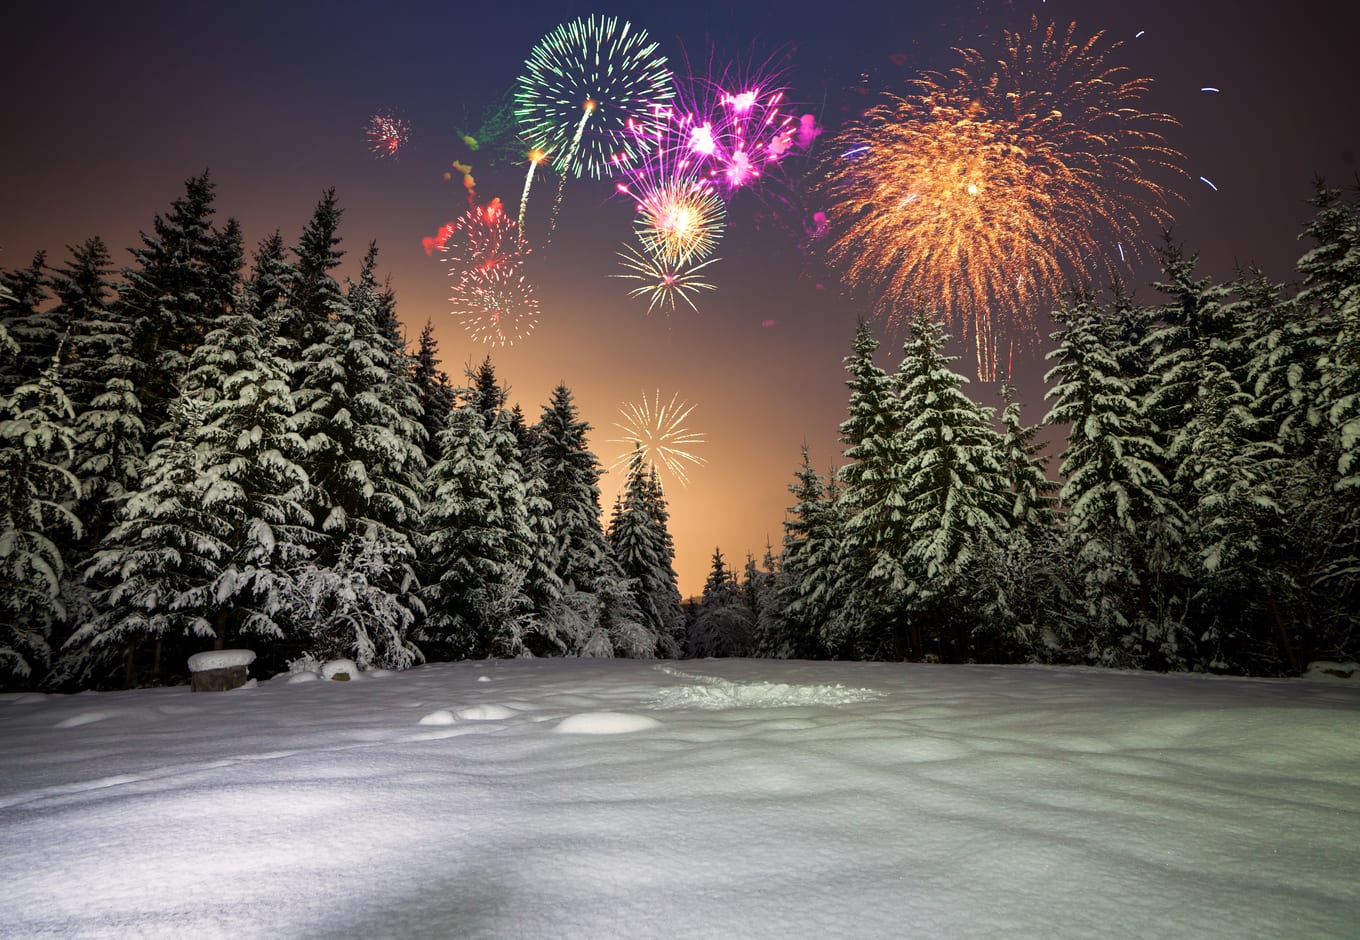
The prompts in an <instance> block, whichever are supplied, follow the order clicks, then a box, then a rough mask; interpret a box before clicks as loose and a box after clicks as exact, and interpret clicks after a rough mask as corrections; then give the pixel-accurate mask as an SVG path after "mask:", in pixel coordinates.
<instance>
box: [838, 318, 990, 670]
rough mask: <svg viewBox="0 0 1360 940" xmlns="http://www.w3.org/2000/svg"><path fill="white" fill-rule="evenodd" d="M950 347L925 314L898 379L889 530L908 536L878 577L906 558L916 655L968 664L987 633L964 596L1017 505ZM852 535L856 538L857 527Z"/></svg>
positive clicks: (983, 415) (986, 413)
mask: <svg viewBox="0 0 1360 940" xmlns="http://www.w3.org/2000/svg"><path fill="white" fill-rule="evenodd" d="M946 339H947V337H946V336H945V333H944V330H943V327H942V326H941V325H940V324H939V323H937V322H936V321H935V320H934V319H933V318H932V317H931V316H930V315H929V314H928V313H927V312H926V311H924V310H922V311H921V312H920V313H919V314H918V315H917V317H916V319H915V321H914V322H913V323H912V327H911V338H910V339H909V340H908V341H907V344H906V349H905V355H904V357H903V359H902V366H901V368H900V369H899V370H898V373H897V386H898V394H899V395H900V403H899V404H898V407H899V409H900V410H901V413H902V415H903V416H904V424H903V426H902V429H901V431H900V432H899V435H900V438H901V442H900V444H899V445H898V448H899V453H900V454H901V456H900V458H899V459H900V461H901V463H900V465H899V467H897V468H896V469H895V471H894V472H895V473H896V474H898V475H899V479H900V482H897V483H896V484H895V485H894V486H893V487H892V488H891V489H890V490H888V495H887V496H886V498H885V499H884V502H885V503H887V504H888V505H889V506H890V507H891V520H892V521H891V523H890V524H891V525H892V526H893V527H894V529H896V528H897V527H904V528H905V530H906V531H905V532H897V531H894V533H893V536H892V539H891V542H890V543H889V544H888V545H885V546H883V547H881V548H880V549H879V552H880V556H881V557H880V558H878V559H876V560H875V564H874V569H873V570H874V571H883V572H888V571H893V570H894V569H900V565H901V560H900V559H898V558H892V557H882V556H886V555H888V554H889V553H891V552H893V551H897V552H901V554H902V555H904V556H905V559H906V560H907V562H908V563H909V564H911V565H912V566H913V568H914V569H915V574H916V583H915V584H914V585H912V587H911V591H910V594H911V609H912V618H911V629H912V634H911V642H912V647H913V649H912V652H913V653H916V654H924V653H925V652H926V651H927V650H926V648H925V647H926V646H928V647H933V648H934V649H935V650H938V653H937V655H940V656H941V657H943V658H948V659H952V660H955V661H961V660H963V659H966V658H969V657H971V656H973V655H974V648H973V647H974V644H973V633H974V631H975V630H976V629H979V628H980V624H978V622H977V621H976V618H975V616H974V615H973V614H972V613H971V611H970V605H966V604H960V603H959V600H960V598H961V597H962V595H963V590H962V589H963V587H964V585H965V583H966V581H967V576H968V574H969V573H970V569H971V568H973V567H974V566H975V564H976V563H977V561H978V558H979V555H980V554H981V553H983V552H985V551H987V550H988V549H989V548H990V547H991V546H992V545H995V544H996V543H997V542H999V541H1001V540H1002V539H1003V538H1004V536H1005V533H1006V532H1007V530H1008V529H1009V528H1010V520H1011V509H1012V499H1011V497H1010V496H1009V495H1008V493H1007V489H1008V487H1009V485H1010V482H1011V481H1010V479H1009V478H1008V476H1007V474H1006V472H1005V470H1004V469H1003V467H1002V465H1001V461H1000V459H999V455H1000V449H1001V440H1000V438H999V436H998V435H997V433H996V432H995V431H994V430H992V428H991V425H990V419H991V414H992V413H991V409H984V408H982V407H981V406H979V405H977V404H975V403H974V402H973V401H972V400H971V399H970V398H968V396H967V395H965V394H964V393H963V389H962V386H963V383H964V382H966V381H967V379H966V378H964V377H963V376H962V375H960V374H958V373H956V372H954V371H953V370H951V369H950V368H949V363H950V362H951V361H953V358H954V357H950V356H946V355H945V354H944V352H943V347H944V343H945V341H946ZM899 520H902V521H899ZM851 525H852V531H853V529H854V521H853V520H852V523H851ZM923 641H924V643H925V646H922V642H923Z"/></svg>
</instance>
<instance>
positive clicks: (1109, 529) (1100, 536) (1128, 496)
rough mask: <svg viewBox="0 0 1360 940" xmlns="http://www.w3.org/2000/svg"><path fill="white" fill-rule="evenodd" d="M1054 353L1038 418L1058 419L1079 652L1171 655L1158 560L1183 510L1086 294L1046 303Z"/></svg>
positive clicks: (1175, 627)
mask: <svg viewBox="0 0 1360 940" xmlns="http://www.w3.org/2000/svg"><path fill="white" fill-rule="evenodd" d="M1055 317H1056V319H1057V321H1058V323H1059V325H1060V326H1061V330H1060V331H1059V332H1058V333H1057V334H1055V336H1054V338H1055V339H1056V340H1057V341H1058V348H1057V349H1055V350H1054V351H1053V352H1051V353H1049V355H1048V358H1050V359H1054V360H1056V361H1057V365H1056V366H1054V367H1053V368H1052V369H1050V370H1049V372H1048V374H1047V375H1046V376H1045V381H1047V382H1049V383H1050V385H1051V387H1050V389H1049V391H1048V394H1047V396H1046V397H1048V398H1052V399H1055V401H1054V404H1053V406H1052V409H1051V410H1050V411H1049V413H1048V416H1047V417H1046V418H1045V419H1044V420H1045V421H1046V422H1049V423H1054V422H1057V423H1063V424H1066V425H1068V427H1069V432H1068V440H1067V447H1066V449H1065V450H1064V451H1063V452H1062V454H1061V455H1060V456H1061V459H1062V466H1061V473H1062V476H1063V479H1064V481H1065V482H1064V484H1063V488H1062V491H1061V492H1060V494H1059V499H1060V500H1061V502H1062V503H1063V505H1064V506H1066V507H1067V514H1066V528H1065V530H1064V531H1065V533H1066V537H1067V539H1068V544H1069V546H1070V550H1071V552H1072V554H1073V557H1074V559H1075V567H1076V575H1077V578H1078V580H1079V582H1080V584H1081V586H1082V589H1083V591H1082V593H1083V595H1084V597H1085V610H1084V611H1083V614H1084V616H1083V618H1082V619H1083V620H1084V625H1083V626H1082V627H1081V629H1080V630H1079V631H1078V635H1076V636H1074V637H1072V638H1071V639H1072V640H1073V641H1074V643H1075V646H1076V648H1077V653H1078V655H1079V656H1082V657H1083V658H1085V659H1087V660H1088V661H1092V662H1098V663H1105V664H1110V665H1116V664H1123V665H1135V666H1136V665H1152V664H1168V665H1169V664H1171V663H1174V662H1179V661H1180V660H1181V657H1182V656H1183V648H1184V646H1185V644H1186V637H1185V636H1184V635H1183V630H1182V628H1181V621H1180V620H1179V619H1178V617H1177V616H1176V615H1175V613H1173V612H1172V611H1170V610H1168V608H1169V606H1170V603H1171V598H1168V597H1167V592H1166V583H1167V579H1166V578H1165V577H1164V575H1166V574H1167V572H1166V571H1165V570H1164V568H1163V566H1164V565H1165V564H1166V559H1168V558H1172V557H1174V552H1173V551H1171V550H1169V549H1168V548H1167V547H1166V546H1168V545H1169V546H1171V547H1173V548H1176V549H1178V548H1179V546H1180V543H1181V535H1182V530H1183V514H1182V512H1181V510H1180V508H1179V507H1178V506H1176V504H1175V503H1174V502H1172V501H1171V499H1170V496H1169V491H1170V486H1169V482H1168V480H1167V479H1166V477H1165V475H1164V474H1163V471H1162V469H1161V468H1162V466H1163V465H1164V464H1165V456H1164V454H1163V452H1162V448H1161V446H1160V445H1159V444H1158V443H1157V441H1156V438H1155V429H1154V427H1153V426H1152V425H1151V422H1150V421H1149V420H1148V417H1147V415H1146V413H1145V412H1144V410H1143V408H1142V405H1141V402H1140V401H1139V400H1138V399H1137V398H1136V397H1134V395H1133V394H1132V393H1131V389H1130V386H1129V381H1128V380H1127V379H1126V378H1125V377H1124V376H1123V375H1122V374H1121V369H1120V366H1119V363H1118V361H1117V359H1116V357H1115V356H1114V354H1113V352H1112V350H1111V347H1110V345H1109V344H1108V343H1107V342H1106V337H1105V335H1104V330H1103V325H1104V313H1103V311H1102V309H1101V307H1100V305H1099V303H1098V301H1097V299H1096V298H1094V297H1092V296H1090V295H1085V294H1079V295H1077V296H1075V297H1074V298H1072V300H1071V301H1070V302H1069V303H1068V304H1067V305H1066V306H1065V307H1064V308H1063V309H1061V310H1058V311H1055Z"/></svg>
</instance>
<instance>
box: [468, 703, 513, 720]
mask: <svg viewBox="0 0 1360 940" xmlns="http://www.w3.org/2000/svg"><path fill="white" fill-rule="evenodd" d="M514 715H515V712H514V709H510V708H506V707H505V706H504V705H469V706H468V707H467V708H460V709H458V717H459V718H463V719H465V720H467V721H500V720H501V719H503V718H513V717H514Z"/></svg>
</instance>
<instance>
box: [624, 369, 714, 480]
mask: <svg viewBox="0 0 1360 940" xmlns="http://www.w3.org/2000/svg"><path fill="white" fill-rule="evenodd" d="M693 410H694V405H691V404H689V403H688V402H686V401H685V400H684V399H682V398H681V397H680V396H679V394H675V395H672V396H671V400H670V401H669V402H667V403H666V404H665V405H662V404H661V392H660V391H659V390H658V391H657V393H656V394H655V395H654V396H653V398H652V400H651V401H648V399H647V395H646V393H645V392H644V393H643V396H642V401H641V402H640V403H639V402H629V403H627V404H624V405H621V406H620V407H619V414H621V415H623V421H616V422H614V427H616V428H618V429H620V430H621V431H623V432H624V434H625V435H627V436H626V437H616V438H612V439H611V440H610V442H609V443H611V444H626V445H628V446H629V448H630V449H629V450H627V451H625V452H624V453H623V454H622V455H621V456H620V457H619V459H618V460H616V461H614V463H613V464H612V465H611V466H610V468H609V469H610V470H616V469H618V468H619V467H626V468H627V470H628V473H629V474H630V475H631V474H635V473H641V472H643V471H645V470H647V469H649V468H655V469H656V470H657V473H658V476H659V475H660V471H661V470H663V469H664V470H665V471H666V472H668V473H669V474H670V475H671V476H673V477H674V478H675V479H676V480H678V481H679V482H680V484H681V485H682V486H684V485H688V483H689V473H688V470H687V465H692V466H695V467H701V466H703V465H704V464H706V463H707V462H708V461H707V460H705V459H704V458H703V457H700V456H698V455H696V454H694V453H693V452H692V451H690V450H689V448H690V447H693V446H694V445H696V444H703V443H704V436H703V434H701V433H699V432H696V431H692V430H690V429H689V428H688V427H686V426H685V421H686V420H688V418H689V415H690V412H692V411H693Z"/></svg>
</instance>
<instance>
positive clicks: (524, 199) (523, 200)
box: [518, 150, 545, 232]
mask: <svg viewBox="0 0 1360 940" xmlns="http://www.w3.org/2000/svg"><path fill="white" fill-rule="evenodd" d="M544 157H545V154H544V153H543V151H541V150H530V151H529V172H528V173H526V174H525V176H524V191H523V192H522V193H520V196H519V223H518V224H519V230H520V231H521V232H523V231H524V210H525V207H526V206H528V204H529V187H530V186H531V185H532V184H533V182H534V170H536V169H538V165H539V164H540V163H542V162H543V160H544Z"/></svg>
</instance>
